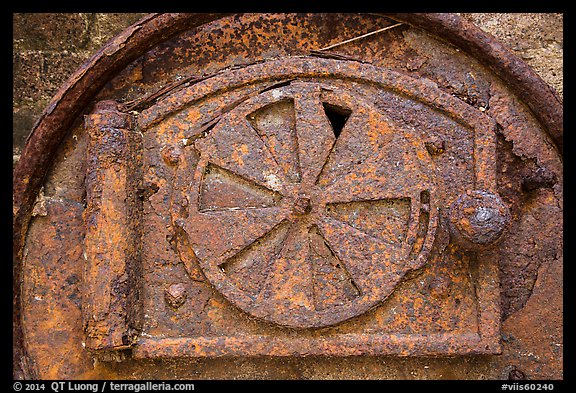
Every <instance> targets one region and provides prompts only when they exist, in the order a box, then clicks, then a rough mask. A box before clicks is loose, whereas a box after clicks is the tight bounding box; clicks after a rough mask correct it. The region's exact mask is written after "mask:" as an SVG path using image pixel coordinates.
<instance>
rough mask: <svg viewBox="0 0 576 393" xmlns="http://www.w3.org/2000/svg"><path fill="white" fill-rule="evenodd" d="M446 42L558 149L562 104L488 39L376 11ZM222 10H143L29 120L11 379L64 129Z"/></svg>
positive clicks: (475, 31) (451, 18)
mask: <svg viewBox="0 0 576 393" xmlns="http://www.w3.org/2000/svg"><path fill="white" fill-rule="evenodd" d="M382 15H383V16H387V17H389V18H392V19H395V20H398V21H402V22H405V23H408V24H410V25H412V26H414V27H416V28H421V29H423V30H425V31H427V32H428V33H430V34H433V35H435V36H437V37H439V38H440V39H442V40H444V41H447V42H449V43H450V44H453V45H455V46H457V47H459V48H460V49H462V50H463V51H464V52H466V53H468V54H470V55H471V56H473V57H475V58H476V59H478V60H479V61H480V62H481V63H482V64H484V65H485V66H487V67H488V68H490V69H491V70H492V71H493V72H494V73H495V74H496V75H498V76H499V77H500V78H501V79H502V80H503V81H505V82H506V84H507V85H508V86H509V87H510V88H511V89H512V90H513V91H514V93H515V94H517V95H518V97H519V98H521V99H522V100H523V102H525V103H526V104H527V105H528V107H529V108H530V109H531V110H532V111H533V113H534V115H535V116H536V118H537V119H538V120H539V121H540V122H541V123H542V125H543V126H544V128H545V129H546V131H547V133H548V135H549V136H550V138H551V139H552V140H553V141H554V143H555V145H556V147H557V148H558V150H559V152H560V154H562V151H563V150H562V137H563V105H562V102H561V100H560V99H559V97H558V95H557V94H556V93H555V91H554V90H553V89H552V88H550V87H549V86H548V85H547V84H546V82H544V81H543V80H542V79H541V78H540V77H539V76H538V75H537V74H536V73H535V72H534V70H533V69H532V68H530V67H529V66H528V65H527V64H526V63H525V62H523V61H522V60H521V59H520V58H518V57H517V56H515V55H514V54H512V53H511V52H510V51H509V50H508V49H506V48H505V47H504V46H503V45H502V44H501V43H499V42H498V41H496V40H495V39H494V38H493V37H492V36H490V35H488V34H487V33H485V32H483V31H482V30H480V29H479V28H478V27H476V26H475V25H474V24H472V23H470V22H467V21H466V20H464V19H462V18H460V17H459V16H457V15H454V14H419V13H410V14H382ZM223 16H226V14H183V13H179V14H150V15H149V16H146V17H144V18H142V19H141V20H139V21H138V22H136V23H135V24H133V25H132V26H130V27H128V28H127V29H126V30H124V31H123V32H122V33H120V34H119V35H117V36H116V37H114V38H113V39H112V40H110V41H109V42H108V43H107V44H106V45H105V46H104V47H102V48H101V49H100V50H99V51H98V52H97V53H96V54H94V55H93V56H92V57H91V58H90V59H89V60H88V61H86V63H84V65H83V66H81V67H80V68H79V69H78V70H77V71H76V72H75V73H74V74H73V75H72V76H71V77H70V78H69V79H68V80H67V81H66V82H65V83H64V84H63V85H62V87H61V88H60V89H59V90H58V92H57V93H56V95H55V96H54V98H53V99H52V101H51V102H50V104H49V105H48V107H47V108H46V109H45V110H44V111H43V113H42V114H41V116H40V118H39V120H38V121H37V122H36V124H35V125H34V127H33V129H32V132H31V134H30V136H29V138H28V140H27V143H26V146H25V147H24V149H23V152H22V155H21V157H20V161H19V162H18V164H17V166H16V168H15V170H14V173H13V180H12V185H13V339H14V353H13V355H14V360H13V362H14V368H13V374H14V378H19V379H23V378H34V377H35V375H36V372H35V369H34V366H33V365H32V364H29V359H28V357H27V356H26V350H25V345H24V344H25V342H24V337H23V331H22V323H21V308H20V295H21V294H20V287H21V285H20V284H21V278H22V277H21V261H22V247H23V244H24V238H25V234H26V230H27V227H28V222H29V220H30V217H31V211H32V206H33V202H34V200H35V198H36V195H37V193H38V191H39V189H40V186H41V184H42V182H43V180H44V177H45V175H46V173H47V170H48V168H49V163H50V162H51V160H52V158H53V157H54V154H55V153H56V151H57V149H58V146H59V144H60V142H61V141H62V140H63V138H64V137H65V134H66V131H67V129H68V128H69V127H70V125H71V124H72V122H73V121H74V120H75V118H76V117H77V116H78V114H80V112H81V111H82V109H83V108H84V107H85V106H86V105H87V104H88V103H89V102H90V101H91V100H92V99H93V97H94V96H95V95H96V94H97V92H98V91H99V90H100V89H101V88H102V87H103V86H104V84H105V83H107V82H108V81H109V80H110V79H111V78H112V77H113V76H114V75H115V73H116V72H118V71H120V70H121V69H122V68H123V67H125V66H126V65H128V64H129V63H130V62H131V61H133V60H135V59H136V58H137V57H138V56H139V55H140V54H142V53H144V52H145V51H146V50H148V49H150V48H152V47H153V46H155V45H157V44H158V43H160V42H162V41H164V40H166V39H168V38H170V37H172V36H174V35H176V34H178V33H180V32H182V31H184V30H186V29H190V28H193V27H196V26H199V25H201V24H204V23H207V22H210V21H213V20H215V19H219V18H222V17H223Z"/></svg>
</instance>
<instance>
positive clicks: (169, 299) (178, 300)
mask: <svg viewBox="0 0 576 393" xmlns="http://www.w3.org/2000/svg"><path fill="white" fill-rule="evenodd" d="M187 297H188V292H187V291H186V288H185V287H184V285H182V284H172V285H170V287H169V288H168V289H166V290H165V291H164V299H165V300H166V303H167V304H168V305H169V306H170V307H172V308H179V307H181V306H182V305H183V304H184V303H185V302H186V298H187Z"/></svg>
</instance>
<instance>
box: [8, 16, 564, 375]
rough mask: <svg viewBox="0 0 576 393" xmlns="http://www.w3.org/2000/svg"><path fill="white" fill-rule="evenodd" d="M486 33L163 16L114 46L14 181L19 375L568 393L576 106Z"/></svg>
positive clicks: (79, 85) (371, 21) (418, 24)
mask: <svg viewBox="0 0 576 393" xmlns="http://www.w3.org/2000/svg"><path fill="white" fill-rule="evenodd" d="M334 26H338V29H334V28H333V27H334ZM371 32H377V33H374V34H368V35H366V36H365V37H363V38H361V39H357V40H351V41H347V40H346V41H347V42H343V43H342V41H345V40H344V39H343V38H351V37H358V36H363V35H365V34H367V33H371ZM472 33H477V34H480V33H479V32H478V31H477V30H476V28H475V27H474V26H471V25H469V24H467V23H465V22H463V21H462V20H460V19H459V18H457V17H455V16H450V15H418V14H411V15H373V14H371V15H361V14H328V15H327V14H242V15H228V16H222V15H210V14H203V15H187V14H174V15H168V14H160V15H152V16H150V17H148V18H145V19H144V20H142V21H140V22H139V23H137V24H136V25H134V26H132V27H131V28H130V29H128V30H127V31H126V32H125V33H124V34H122V35H120V36H118V37H117V38H116V39H115V40H113V41H112V42H111V43H109V44H108V45H107V46H106V47H105V48H103V50H102V51H101V52H99V53H98V54H97V55H96V56H95V57H94V58H93V59H92V60H91V61H90V62H89V63H87V65H86V67H85V68H83V69H82V70H80V71H79V72H78V73H77V74H76V75H75V77H74V78H72V80H71V81H70V82H69V83H68V84H67V85H66V86H64V87H63V89H62V91H61V94H60V95H59V96H58V97H57V98H56V99H55V101H54V104H53V105H52V106H51V107H50V108H49V109H48V110H47V111H46V113H45V115H44V117H43V118H42V119H41V120H40V122H39V124H38V125H37V127H36V130H35V131H34V134H33V136H32V138H31V141H30V142H29V144H28V146H27V150H26V151H25V152H24V153H23V156H22V159H21V160H22V162H23V164H21V165H20V167H19V168H18V169H17V171H16V174H15V185H16V188H15V189H16V194H15V201H16V205H15V206H16V209H15V211H16V213H15V217H16V220H15V222H16V227H15V232H14V233H15V245H16V247H15V248H16V252H17V254H16V255H15V269H16V271H17V277H18V282H17V285H16V288H15V293H16V298H15V301H16V305H17V307H16V311H17V312H16V314H15V318H16V331H15V334H16V338H17V340H16V342H17V347H16V350H17V351H16V353H17V355H18V357H17V359H16V361H17V367H16V368H17V371H18V372H19V373H21V374H19V375H22V376H24V377H37V378H52V379H60V378H219V377H222V378H230V377H246V378H254V377H262V378H319V377H321V376H322V375H330V373H331V372H332V371H331V370H333V368H334V362H337V363H339V364H346V367H345V368H346V369H347V370H349V371H348V374H346V375H344V377H347V378H363V377H366V375H365V373H366V371H361V370H360V368H359V367H364V369H365V368H366V367H368V368H369V369H370V370H372V371H370V372H371V373H372V374H371V375H372V378H406V377H407V376H408V375H412V377H415V378H423V377H426V378H442V377H446V376H448V377H451V378H488V379H499V378H508V376H509V375H524V376H525V377H528V378H561V375H562V371H561V359H562V352H561V346H562V336H561V327H562V315H561V305H562V303H561V293H558V288H561V286H559V285H560V284H561V282H562V281H561V266H562V264H561V261H562V245H561V235H562V159H561V157H562V156H561V148H562V145H561V141H562V139H561V136H562V124H561V114H562V106H561V103H560V101H559V100H558V99H557V98H556V96H555V94H554V92H553V91H552V90H551V89H550V88H548V87H547V86H546V85H545V84H544V83H543V82H542V81H541V80H540V79H539V78H538V77H537V76H536V75H535V74H534V73H533V71H531V70H530V69H529V68H527V66H526V65H525V64H523V63H521V62H520V61H518V60H517V59H516V58H514V57H513V56H512V55H510V54H508V53H507V52H505V50H504V49H503V48H500V47H499V46H497V45H498V44H497V43H495V42H493V41H492V40H491V39H490V38H489V37H487V36H485V35H474V34H472ZM434 34H435V35H439V36H440V38H442V39H443V40H445V41H440V40H438V38H437V37H436V36H435V35H434ZM446 41H448V42H446ZM339 42H340V44H339V45H335V44H336V43H339ZM450 42H451V43H452V44H455V45H459V47H455V46H453V45H452V44H450ZM467 51H468V52H469V53H471V54H473V55H475V56H476V57H473V56H472V55H470V54H467ZM518 74H519V75H520V76H519V75H518ZM58 116H60V117H58ZM48 137H53V138H57V139H58V138H59V140H61V141H62V143H61V145H60V146H59V147H58V146H57V144H55V145H54V147H53V148H52V150H51V151H49V150H48V148H46V147H45V148H40V147H38V146H40V141H41V140H42V139H45V138H48ZM35 143H36V145H35ZM52 143H53V142H52ZM34 149H36V151H38V150H42V149H43V150H42V151H41V152H40V153H39V154H38V156H37V157H33V153H34V151H35V150H34ZM26 152H28V153H26ZM26 154H28V158H27V155H26ZM42 160H44V161H42ZM41 164H43V165H41ZM18 176H19V177H18ZM22 179H26V182H24V181H23V180H22ZM34 200H35V202H34ZM32 202H34V203H32ZM28 224H29V225H28ZM540 273H542V274H540ZM535 284H536V285H535ZM543 299H546V301H548V302H549V303H548V304H546V307H545V309H544V310H543V309H542V308H541V307H540V306H541V303H542V302H543V301H544V300H543ZM527 351H528V352H530V353H532V354H535V355H534V356H535V358H531V357H527V356H525V354H526V353H528V352H527ZM383 356H386V357H385V358H384V357H383ZM215 359H216V360H218V362H215ZM239 359H240V360H241V361H242V362H243V364H245V365H247V366H246V367H244V368H243V369H240V368H238V367H234V365H235V364H237V362H238V360H239ZM334 359H336V360H334ZM358 359H360V362H361V363H360V364H361V365H363V366H361V365H359V363H358V361H359V360H358ZM382 359H387V361H386V362H385V363H382ZM284 364H289V365H290V370H288V371H286V370H285V369H284V368H283V367H282V365H284ZM424 365H425V368H424V370H425V371H423V373H425V374H414V373H413V370H415V369H417V368H422V367H424ZM255 370H266V371H265V374H262V375H256V371H255ZM519 370H522V371H519ZM362 373H364V374H362ZM518 373H520V374H518Z"/></svg>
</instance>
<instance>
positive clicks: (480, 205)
mask: <svg viewBox="0 0 576 393" xmlns="http://www.w3.org/2000/svg"><path fill="white" fill-rule="evenodd" d="M509 222H510V211H509V210H508V207H507V206H506V205H505V204H504V202H503V201H502V199H501V198H500V197H499V196H498V195H496V194H494V193H492V192H489V191H484V190H470V191H466V192H465V193H464V194H462V195H460V196H459V197H458V199H456V201H454V203H452V205H451V206H450V232H451V234H452V237H453V238H454V239H455V240H456V241H458V242H459V243H460V244H461V245H463V246H465V247H466V248H469V249H478V248H486V247H489V246H492V245H494V244H495V243H496V242H497V241H498V240H499V239H500V238H501V237H502V234H503V233H504V231H505V230H506V228H507V227H508V224H509Z"/></svg>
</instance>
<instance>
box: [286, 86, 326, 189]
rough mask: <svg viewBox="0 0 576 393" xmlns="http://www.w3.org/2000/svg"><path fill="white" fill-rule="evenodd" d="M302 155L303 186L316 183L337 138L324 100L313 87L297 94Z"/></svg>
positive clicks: (295, 96) (298, 126) (299, 142)
mask: <svg viewBox="0 0 576 393" xmlns="http://www.w3.org/2000/svg"><path fill="white" fill-rule="evenodd" d="M294 109H295V111H296V135H297V137H298V155H299V158H300V168H301V171H302V183H303V184H314V183H315V182H316V179H317V177H318V175H319V174H320V171H321V170H322V167H323V166H324V163H325V162H326V159H327V158H328V155H329V154H330V150H331V148H332V146H333V145H334V141H335V140H336V137H335V136H334V132H333V130H332V126H331V125H330V121H329V120H328V117H327V116H326V113H325V112H324V107H323V106H322V102H321V101H320V90H319V89H314V88H312V87H305V88H301V89H299V90H298V91H296V92H294Z"/></svg>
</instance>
